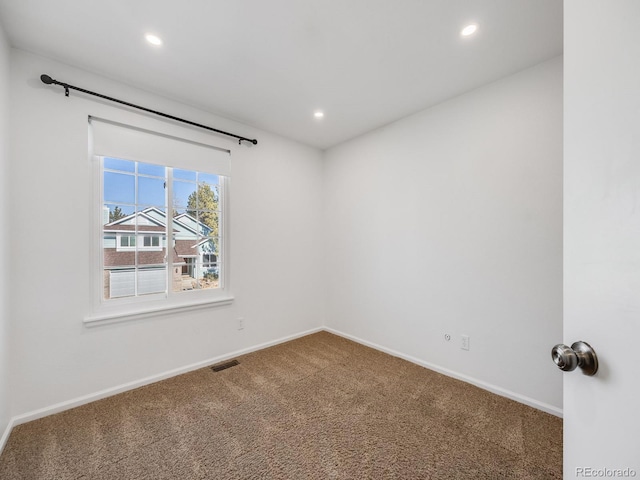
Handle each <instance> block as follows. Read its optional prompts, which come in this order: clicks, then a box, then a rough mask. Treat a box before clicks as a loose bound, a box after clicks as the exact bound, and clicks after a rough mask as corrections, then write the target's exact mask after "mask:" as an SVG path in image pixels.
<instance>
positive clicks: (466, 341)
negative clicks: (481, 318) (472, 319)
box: [460, 335, 469, 350]
mask: <svg viewBox="0 0 640 480" xmlns="http://www.w3.org/2000/svg"><path fill="white" fill-rule="evenodd" d="M460 348H461V349H462V350H469V335H462V343H461V344H460Z"/></svg>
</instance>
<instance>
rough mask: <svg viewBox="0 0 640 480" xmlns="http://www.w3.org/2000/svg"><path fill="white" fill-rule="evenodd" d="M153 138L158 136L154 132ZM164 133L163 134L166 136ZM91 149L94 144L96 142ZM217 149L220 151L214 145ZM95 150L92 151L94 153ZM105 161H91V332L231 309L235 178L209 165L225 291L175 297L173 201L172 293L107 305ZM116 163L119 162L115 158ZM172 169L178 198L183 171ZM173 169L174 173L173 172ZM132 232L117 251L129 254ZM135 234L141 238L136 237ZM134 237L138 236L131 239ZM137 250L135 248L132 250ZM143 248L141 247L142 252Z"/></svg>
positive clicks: (169, 237) (88, 321)
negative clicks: (214, 180)
mask: <svg viewBox="0 0 640 480" xmlns="http://www.w3.org/2000/svg"><path fill="white" fill-rule="evenodd" d="M149 133H152V134H153V133H156V132H153V131H150V132H149ZM161 134H163V133H162V132H161ZM90 144H91V141H90ZM211 148H216V147H213V146H211ZM90 150H91V148H90ZM102 158H103V157H101V156H99V155H94V154H93V152H92V151H90V152H89V161H90V162H91V172H92V176H93V187H94V188H93V192H94V193H93V205H94V208H93V209H92V210H93V221H92V228H93V231H92V236H91V238H92V240H93V241H92V248H91V252H92V275H91V277H92V284H93V286H92V291H93V301H92V311H91V313H90V314H89V315H87V316H86V317H85V318H84V324H85V325H86V326H88V327H92V326H97V325H102V324H111V323H115V322H122V321H129V320H137V319H140V318H147V317H155V316H158V315H162V314H171V313H178V312H181V311H185V310H194V309H202V308H210V307H215V306H223V305H229V304H231V303H232V302H233V300H234V298H233V295H232V294H231V282H230V279H231V275H230V262H229V260H230V249H229V212H230V208H229V203H230V202H229V190H230V188H229V187H230V178H229V176H224V175H220V174H218V173H216V172H215V171H209V170H207V168H206V167H207V166H206V165H203V166H202V168H201V169H200V170H197V171H199V172H202V173H210V174H215V175H218V178H219V179H220V180H219V181H220V183H219V189H220V190H219V203H218V207H219V210H220V223H219V227H218V228H219V242H220V253H219V255H218V265H219V266H221V268H220V267H219V268H220V277H219V282H220V283H219V287H218V288H215V289H197V290H188V291H180V292H173V289H172V288H171V284H170V282H171V276H172V273H171V272H173V269H174V268H181V267H175V265H174V264H173V261H172V257H171V254H170V253H169V252H170V250H171V242H172V238H173V236H172V235H171V234H169V232H172V231H173V206H172V205H171V202H167V203H168V205H167V230H166V232H167V233H166V235H167V237H166V239H167V240H166V242H165V243H166V248H167V252H168V253H167V258H166V268H167V281H168V282H169V283H168V284H167V289H166V292H164V293H159V294H149V295H145V296H141V297H126V298H112V299H107V300H105V298H104V282H103V275H104V248H103V238H104V232H103V228H102V219H103V196H104V195H103V193H104V192H103V173H104V168H103V161H102ZM114 158H119V157H118V156H115V157H114ZM123 160H130V161H138V162H143V163H145V162H146V163H155V164H159V163H158V162H154V159H140V158H137V159H133V158H123ZM165 166H167V167H170V168H168V169H167V170H168V174H167V198H173V197H172V187H173V185H172V184H173V175H172V168H181V167H175V166H171V165H165ZM171 167H172V168H171ZM121 235H126V233H123V232H120V233H117V234H116V248H123V249H127V248H130V247H120V237H121ZM134 235H135V234H134ZM130 236H133V235H130ZM137 236H138V238H137V239H136V243H137V244H139V245H143V238H142V237H144V236H152V235H150V234H148V233H141V234H138V235H137ZM159 243H160V246H159V247H147V250H148V249H153V250H156V251H157V250H162V248H163V242H162V239H160V241H159ZM130 249H131V250H133V248H130ZM139 249H140V248H139Z"/></svg>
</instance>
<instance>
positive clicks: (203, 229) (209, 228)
mask: <svg viewBox="0 0 640 480" xmlns="http://www.w3.org/2000/svg"><path fill="white" fill-rule="evenodd" d="M219 217H220V216H219V214H218V212H217V211H207V212H198V213H197V217H196V218H197V219H198V222H199V223H198V233H200V234H201V235H202V236H203V237H211V236H213V237H217V236H218V235H219V233H220V232H219V228H218V226H219V222H220V218H219Z"/></svg>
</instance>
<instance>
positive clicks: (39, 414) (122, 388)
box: [0, 327, 323, 453]
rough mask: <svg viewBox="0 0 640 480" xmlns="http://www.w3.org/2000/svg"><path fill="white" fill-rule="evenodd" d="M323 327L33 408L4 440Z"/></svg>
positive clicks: (14, 420)
mask: <svg viewBox="0 0 640 480" xmlns="http://www.w3.org/2000/svg"><path fill="white" fill-rule="evenodd" d="M322 330H323V328H322V327H319V328H314V329H311V330H307V331H304V332H300V333H296V334H293V335H288V336H286V337H282V338H279V339H277V340H272V341H270V342H265V343H260V344H258V345H254V346H251V347H248V348H243V349H241V350H236V351H235V352H230V353H225V354H223V355H219V356H217V357H213V358H209V359H207V360H203V361H201V362H197V363H192V364H191V365H186V366H184V367H180V368H174V369H173V370H168V371H166V372H163V373H159V374H157V375H151V376H149V377H146V378H142V379H139V380H134V381H133V382H128V383H124V384H122V385H118V386H116V387H111V388H106V389H104V390H100V391H98V392H94V393H90V394H88V395H83V396H82V397H77V398H74V399H72V400H67V401H64V402H60V403H56V404H55V405H50V406H48V407H44V408H40V409H38V410H33V411H31V412H27V413H24V414H22V415H18V416H15V417H13V418H12V419H11V420H10V422H9V427H7V431H6V432H5V434H4V435H3V437H2V441H6V438H8V437H9V433H10V431H11V429H12V428H13V427H15V426H17V425H21V424H23V423H27V422H31V421H33V420H37V419H39V418H43V417H47V416H49V415H53V414H55V413H60V412H63V411H65V410H69V409H71V408H75V407H79V406H81V405H85V404H87V403H91V402H95V401H96V400H101V399H103V398H107V397H110V396H112V395H117V394H118V393H122V392H126V391H128V390H133V389H135V388H139V387H143V386H145V385H149V384H151V383H155V382H159V381H161V380H165V379H167V378H171V377H175V376H176V375H181V374H183V373H188V372H191V371H193V370H198V369H199V368H203V367H207V366H209V365H213V364H215V363H219V362H223V361H225V360H230V359H231V358H234V357H239V356H240V355H246V354H247V353H251V352H255V351H257V350H262V349H263V348H268V347H272V346H274V345H278V344H280V343H285V342H289V341H291V340H295V339H296V338H300V337H304V336H306V335H310V334H312V333H317V332H320V331H322ZM5 437H6V438H5ZM3 446H4V443H0V447H3ZM0 453H2V448H0Z"/></svg>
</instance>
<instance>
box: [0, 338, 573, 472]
mask: <svg viewBox="0 0 640 480" xmlns="http://www.w3.org/2000/svg"><path fill="white" fill-rule="evenodd" d="M238 360H239V361H240V365H237V366H235V367H232V368H229V369H227V370H223V371H221V372H213V371H212V370H211V369H210V368H203V369H200V370H197V371H194V372H191V373H187V374H184V375H180V376H178V377H174V378H171V379H169V380H165V381H162V382H158V383H155V384H153V385H149V386H146V387H142V388H138V389H136V390H132V391H130V392H126V393H123V394H120V395H116V396H113V397H110V398H107V399H104V400H100V401H97V402H94V403H91V404H88V405H84V406H81V407H78V408H74V409H72V410H68V411H66V412H62V413H59V414H56V415H52V416H49V417H46V418H43V419H40V420H36V421H33V422H30V423H27V424H24V425H20V426H18V427H16V428H15V429H14V430H13V432H12V434H11V436H10V438H9V441H8V443H7V446H6V448H5V450H4V452H3V454H2V456H1V457H0V478H1V479H3V480H16V479H21V480H24V479H28V480H41V479H42V480H44V479H51V480H68V479H105V480H137V479H140V480H143V479H145V480H146V479H149V480H159V479H184V480H190V479H215V480H225V479H238V480H249V479H296V480H297V479H301V480H304V479H484V478H486V479H499V478H514V479H532V478H536V479H551V478H561V477H562V421H561V420H560V419H559V418H556V417H554V416H552V415H548V414H546V413H543V412H540V411H538V410H535V409H532V408H530V407H527V406H525V405H521V404H519V403H516V402H513V401H511V400H508V399H505V398H503V397H500V396H497V395H494V394H491V393H489V392H486V391H484V390H481V389H479V388H476V387H474V386H471V385H468V384H466V383H463V382H460V381H458V380H454V379H451V378H449V377H446V376H443V375H440V374H438V373H435V372H432V371H430V370H427V369H424V368H422V367H419V366H416V365H414V364H411V363H409V362H406V361H404V360H401V359H398V358H395V357H392V356H390V355H386V354H384V353H381V352H378V351H376V350H373V349H370V348H367V347H364V346H362V345H359V344H356V343H354V342H351V341H349V340H346V339H343V338H341V337H338V336H335V335H332V334H330V333H326V332H321V333H317V334H313V335H309V336H307V337H304V338H300V339H297V340H294V341H291V342H288V343H285V344H282V345H278V346H275V347H272V348H268V349H265V350H262V351H259V352H255V353H251V354H248V355H244V356H242V357H239V358H238Z"/></svg>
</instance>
